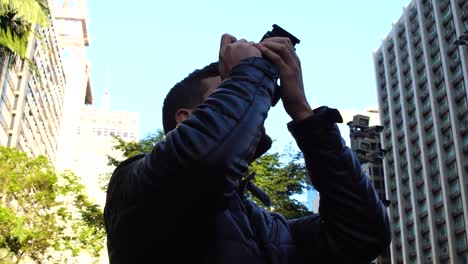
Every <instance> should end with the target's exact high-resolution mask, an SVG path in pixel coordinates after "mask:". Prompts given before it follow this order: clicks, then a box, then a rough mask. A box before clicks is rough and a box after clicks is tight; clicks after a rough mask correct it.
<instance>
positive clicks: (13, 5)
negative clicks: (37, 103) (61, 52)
mask: <svg viewBox="0 0 468 264" xmlns="http://www.w3.org/2000/svg"><path fill="white" fill-rule="evenodd" d="M48 24H49V9H48V4H47V0H0V86H3V82H4V80H5V75H6V73H7V71H8V69H9V67H10V65H11V64H12V63H11V62H12V61H14V60H15V59H16V58H17V57H19V58H21V59H24V60H26V61H27V62H28V64H29V66H30V67H31V68H32V69H33V70H34V71H36V74H37V68H36V66H35V65H34V63H33V62H32V61H31V60H30V59H29V58H27V54H26V51H27V48H28V43H29V37H30V36H31V33H32V32H33V31H34V27H35V26H36V25H39V26H42V27H44V26H47V25H48ZM36 37H37V38H39V39H41V38H40V37H39V36H38V35H36Z"/></svg>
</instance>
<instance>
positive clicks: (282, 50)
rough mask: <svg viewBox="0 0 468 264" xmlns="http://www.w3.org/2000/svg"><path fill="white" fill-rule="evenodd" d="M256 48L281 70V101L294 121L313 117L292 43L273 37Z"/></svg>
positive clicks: (299, 63)
mask: <svg viewBox="0 0 468 264" xmlns="http://www.w3.org/2000/svg"><path fill="white" fill-rule="evenodd" d="M255 46H256V47H257V48H258V49H259V50H260V51H261V52H262V54H263V56H264V57H265V58H267V59H269V60H270V61H271V62H272V63H274V64H275V65H276V66H277V67H278V68H279V70H280V81H281V91H280V93H281V100H282V101H283V106H284V109H285V110H286V112H287V113H288V115H289V116H290V117H291V118H292V119H293V120H302V119H305V118H307V117H309V116H311V115H313V111H312V108H310V106H309V103H308V102H307V99H306V97H305V93H304V83H303V81H302V69H301V61H300V60H299V57H298V56H297V54H296V52H295V50H294V47H293V45H292V43H291V41H290V40H289V39H288V38H283V37H273V38H267V39H265V40H263V41H262V42H261V43H259V44H255Z"/></svg>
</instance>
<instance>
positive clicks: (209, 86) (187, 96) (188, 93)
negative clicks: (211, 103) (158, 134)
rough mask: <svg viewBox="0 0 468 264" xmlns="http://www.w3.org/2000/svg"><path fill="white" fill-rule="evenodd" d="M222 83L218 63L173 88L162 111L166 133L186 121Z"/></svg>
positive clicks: (193, 73)
mask: <svg viewBox="0 0 468 264" xmlns="http://www.w3.org/2000/svg"><path fill="white" fill-rule="evenodd" d="M220 83H221V78H220V77H219V70H218V63H217V62H213V63H211V64H210V65H208V66H206V67H204V68H203V69H199V70H195V71H194V72H192V73H191V74H189V75H188V76H187V77H186V78H185V79H183V80H182V81H180V82H179V83H177V84H176V85H175V86H174V87H172V89H171V90H170V91H169V93H168V94H167V96H166V99H164V104H163V109H162V110H163V111H162V112H163V127H164V133H165V134H167V133H168V132H169V131H171V130H172V129H174V128H175V127H176V126H177V124H178V123H180V122H182V121H183V120H185V119H186V118H187V117H188V116H189V115H190V114H191V113H192V111H193V109H194V108H195V107H196V106H197V105H199V104H200V103H202V102H203V100H205V99H206V97H207V96H208V95H210V94H211V93H212V92H213V91H214V89H215V88H216V87H217V86H218V85H219V84H220Z"/></svg>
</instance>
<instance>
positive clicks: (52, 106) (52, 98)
mask: <svg viewBox="0 0 468 264" xmlns="http://www.w3.org/2000/svg"><path fill="white" fill-rule="evenodd" d="M35 32H36V33H37V34H38V35H39V36H40V37H41V39H40V40H39V39H38V38H37V37H35V35H34V34H31V37H30V41H29V44H28V48H27V57H28V58H29V59H30V61H31V62H32V63H33V65H34V67H31V66H30V64H29V63H27V62H26V61H25V60H21V59H19V58H15V57H14V56H12V55H10V56H9V55H6V56H5V57H1V56H0V65H2V67H1V70H2V72H1V73H0V92H1V100H0V124H1V125H0V145H2V146H7V147H12V148H16V149H19V150H21V151H24V152H26V153H28V154H31V155H33V156H38V155H44V156H46V157H48V158H49V159H50V160H51V161H52V162H53V161H54V160H55V158H56V156H57V142H58V134H59V129H60V125H61V120H62V113H63V96H64V92H65V74H64V70H63V65H62V59H61V54H60V50H59V48H58V43H57V34H56V31H55V24H54V23H53V21H50V24H49V26H48V27H44V28H40V27H39V26H36V28H35ZM6 65H11V66H10V67H9V68H8V67H5V66H6ZM34 68H35V69H34Z"/></svg>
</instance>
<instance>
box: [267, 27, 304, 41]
mask: <svg viewBox="0 0 468 264" xmlns="http://www.w3.org/2000/svg"><path fill="white" fill-rule="evenodd" d="M272 37H286V38H289V40H290V41H291V43H292V45H293V46H295V45H296V44H299V42H301V41H300V40H299V39H298V38H296V37H295V36H294V35H293V34H291V33H289V32H287V31H286V30H284V29H283V28H281V27H280V26H278V25H276V24H273V29H272V30H271V31H267V33H265V35H263V37H262V39H261V40H260V42H262V41H263V40H264V39H266V38H272Z"/></svg>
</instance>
